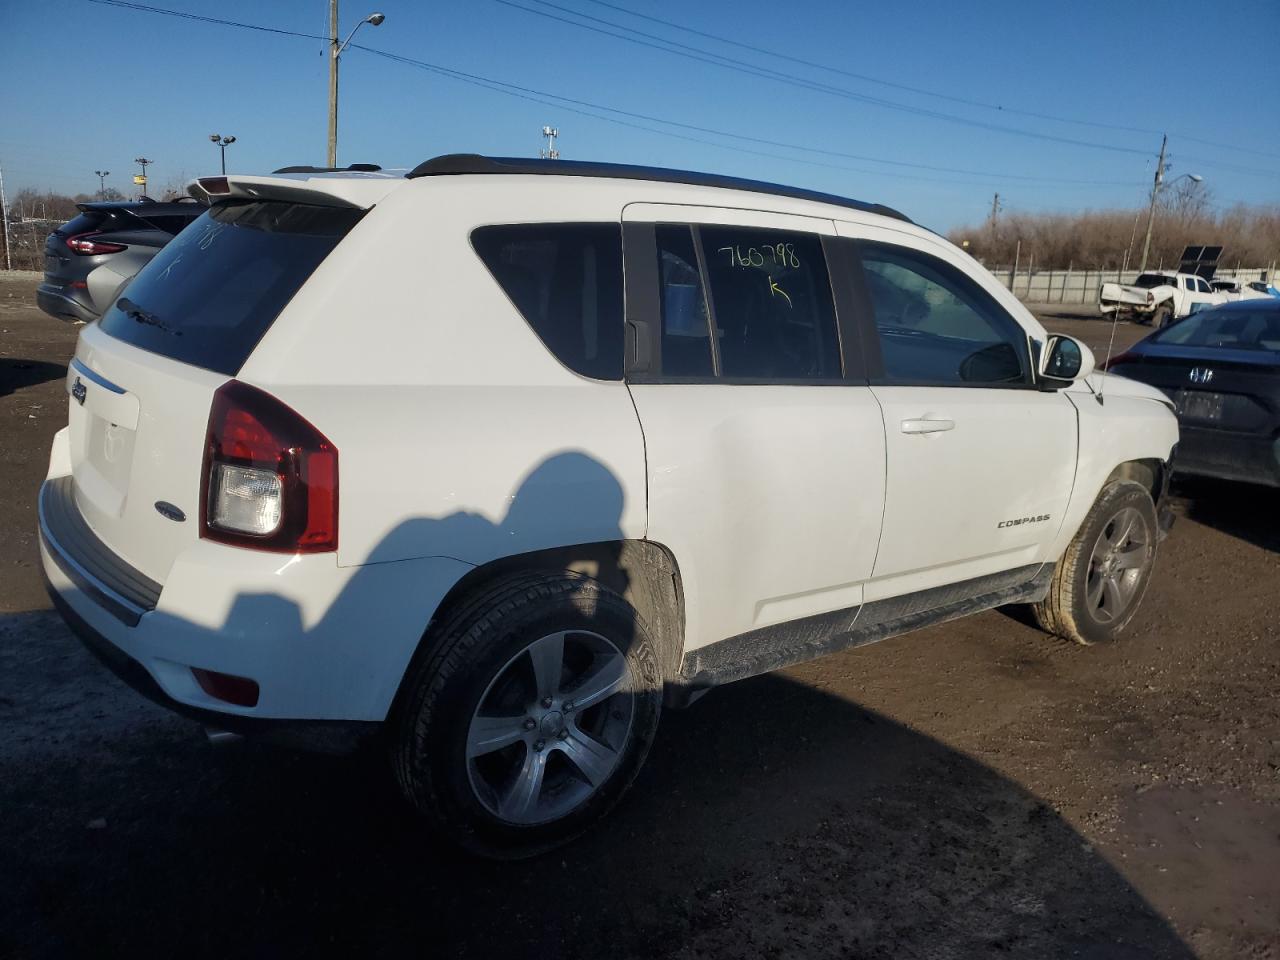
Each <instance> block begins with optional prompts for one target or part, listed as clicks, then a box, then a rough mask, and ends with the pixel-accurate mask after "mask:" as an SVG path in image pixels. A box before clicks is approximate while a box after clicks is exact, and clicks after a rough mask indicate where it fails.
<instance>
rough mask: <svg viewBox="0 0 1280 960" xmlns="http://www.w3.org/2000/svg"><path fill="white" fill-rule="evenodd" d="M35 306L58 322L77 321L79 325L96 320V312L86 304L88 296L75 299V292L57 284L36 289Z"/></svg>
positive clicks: (42, 285)
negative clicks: (55, 318)
mask: <svg viewBox="0 0 1280 960" xmlns="http://www.w3.org/2000/svg"><path fill="white" fill-rule="evenodd" d="M36 305H37V306H38V307H39V308H40V309H41V310H43V311H44V312H45V313H47V314H49V316H51V317H57V318H58V319H59V320H79V321H80V322H81V323H92V322H93V321H94V320H97V319H98V314H97V312H96V311H95V310H94V309H93V307H92V305H90V304H89V303H88V294H87V292H86V293H85V298H84V299H83V300H81V299H79V298H78V297H77V291H74V290H69V289H68V288H67V287H65V286H63V285H61V284H58V283H42V284H40V286H39V287H37V288H36Z"/></svg>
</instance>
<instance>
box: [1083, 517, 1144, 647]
mask: <svg viewBox="0 0 1280 960" xmlns="http://www.w3.org/2000/svg"><path fill="white" fill-rule="evenodd" d="M1154 540H1155V537H1154V531H1153V530H1152V529H1150V528H1149V527H1148V526H1147V522H1146V518H1145V517H1144V516H1143V515H1142V513H1141V512H1140V511H1139V510H1138V509H1137V508H1136V507H1122V508H1121V509H1120V510H1119V511H1117V512H1116V513H1115V515H1114V516H1112V517H1111V519H1110V520H1109V521H1108V522H1107V523H1106V524H1104V525H1103V527H1102V530H1101V531H1100V532H1099V533H1098V537H1097V540H1095V541H1094V544H1093V552H1092V554H1091V555H1090V557H1089V571H1088V575H1087V578H1086V580H1085V599H1086V600H1087V603H1088V605H1087V609H1088V611H1089V614H1090V616H1092V617H1093V619H1094V620H1096V621H1097V622H1098V623H1100V624H1112V623H1116V622H1118V621H1119V620H1120V619H1121V618H1123V617H1124V615H1125V614H1126V613H1128V612H1129V608H1130V607H1131V606H1132V605H1133V602H1134V599H1135V597H1137V595H1138V588H1139V587H1140V586H1143V585H1144V584H1145V582H1146V575H1147V572H1148V570H1149V568H1150V566H1151V564H1152V562H1153V561H1154V559H1155V549H1154Z"/></svg>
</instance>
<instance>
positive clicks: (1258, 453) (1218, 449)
mask: <svg viewBox="0 0 1280 960" xmlns="http://www.w3.org/2000/svg"><path fill="white" fill-rule="evenodd" d="M1108 370H1109V371H1110V372H1111V373H1118V374H1120V375H1121V376H1125V377H1129V378H1130V379H1133V380H1141V381H1142V382H1143V383H1149V384H1151V385H1152V386H1155V387H1159V388H1160V389H1161V390H1163V391H1164V392H1165V393H1166V394H1168V395H1169V397H1170V398H1171V399H1172V400H1173V402H1174V406H1175V408H1176V410H1177V414H1178V422H1179V424H1180V426H1181V428H1182V440H1181V441H1180V442H1179V444H1178V453H1177V458H1176V460H1175V462H1174V470H1175V471H1176V472H1177V473H1182V474H1196V475H1199V476H1208V477H1219V478H1222V479H1225V480H1244V481H1248V482H1249V483H1260V484H1266V485H1268V486H1277V487H1280V300H1244V301H1240V302H1237V303H1228V304H1224V305H1222V306H1219V307H1213V308H1211V309H1208V310H1201V311H1198V312H1196V313H1193V314H1191V315H1190V316H1188V317H1184V318H1182V319H1181V320H1177V321H1175V322H1174V323H1171V324H1169V325H1168V326H1167V327H1165V328H1164V329H1163V330H1159V331H1157V332H1156V333H1153V334H1152V335H1151V336H1149V337H1147V338H1146V339H1145V340H1141V341H1139V342H1138V343H1136V344H1134V346H1133V347H1131V348H1130V349H1129V350H1128V351H1127V352H1125V353H1122V354H1121V355H1120V356H1118V357H1115V358H1114V359H1113V360H1112V361H1111V362H1110V364H1109V366H1108Z"/></svg>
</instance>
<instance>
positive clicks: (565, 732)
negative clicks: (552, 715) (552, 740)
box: [556, 727, 569, 740]
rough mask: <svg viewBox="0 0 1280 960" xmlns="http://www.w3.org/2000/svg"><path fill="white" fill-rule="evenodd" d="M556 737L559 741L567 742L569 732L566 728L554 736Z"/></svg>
mask: <svg viewBox="0 0 1280 960" xmlns="http://www.w3.org/2000/svg"><path fill="white" fill-rule="evenodd" d="M556 736H558V737H559V738H560V739H561V740H568V739H569V730H568V728H567V727H566V728H564V729H562V730H561V731H560V732H559V733H558V734H556Z"/></svg>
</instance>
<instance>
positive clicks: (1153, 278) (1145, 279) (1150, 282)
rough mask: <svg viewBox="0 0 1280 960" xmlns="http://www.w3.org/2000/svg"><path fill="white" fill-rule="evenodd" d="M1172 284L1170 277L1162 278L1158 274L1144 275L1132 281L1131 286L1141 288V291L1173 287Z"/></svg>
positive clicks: (1172, 280)
mask: <svg viewBox="0 0 1280 960" xmlns="http://www.w3.org/2000/svg"><path fill="white" fill-rule="evenodd" d="M1174 282H1175V281H1174V279H1173V278H1172V277H1162V276H1161V275H1160V274H1158V273H1144V274H1142V275H1141V276H1140V277H1138V279H1137V280H1135V281H1133V285H1134V286H1135V287H1141V288H1142V289H1143V290H1154V289H1155V288H1156V287H1169V286H1173V285H1174Z"/></svg>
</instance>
